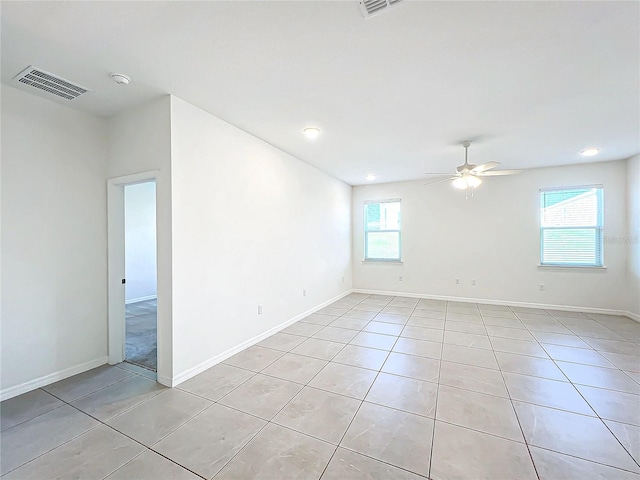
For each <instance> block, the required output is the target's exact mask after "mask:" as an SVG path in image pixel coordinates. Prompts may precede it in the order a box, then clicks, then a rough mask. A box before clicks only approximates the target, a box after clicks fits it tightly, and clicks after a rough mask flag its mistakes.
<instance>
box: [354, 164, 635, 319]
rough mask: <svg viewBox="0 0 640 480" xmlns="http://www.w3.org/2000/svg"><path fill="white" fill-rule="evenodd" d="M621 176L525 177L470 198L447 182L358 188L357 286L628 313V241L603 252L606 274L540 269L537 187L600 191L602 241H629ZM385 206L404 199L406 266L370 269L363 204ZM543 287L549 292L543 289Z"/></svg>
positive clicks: (496, 182) (590, 168)
mask: <svg viewBox="0 0 640 480" xmlns="http://www.w3.org/2000/svg"><path fill="white" fill-rule="evenodd" d="M625 174H626V163H625V162H623V161H619V162H607V163H595V164H588V165H586V164H585V165H579V166H569V167H557V168H544V169H534V170H526V171H524V172H523V173H521V174H520V175H516V176H512V177H495V178H489V179H486V180H485V183H484V184H483V185H482V186H481V187H480V188H479V189H477V191H476V194H475V197H474V198H469V199H468V200H465V194H464V192H463V191H459V190H455V189H454V188H453V187H452V186H451V185H450V183H449V182H445V183H441V184H436V185H430V186H425V185H424V183H425V181H424V180H420V181H414V182H400V183H390V184H380V185H367V186H361V187H354V189H353V266H354V268H353V272H354V273H353V274H354V280H353V282H354V288H356V289H366V290H383V291H391V292H403V293H418V294H429V295H437V296H451V297H463V298H476V299H486V300H494V301H511V302H525V303H539V304H547V305H549V304H551V305H563V306H573V307H592V308H604V309H620V310H625V309H626V308H625V307H626V305H627V288H626V285H627V280H628V279H627V273H626V272H627V267H626V257H627V252H626V249H627V247H626V245H625V244H623V243H620V244H607V245H605V251H604V262H605V265H606V266H607V269H606V270H594V269H576V268H573V269H550V268H539V267H538V264H539V261H540V240H539V239H540V231H539V228H540V223H539V222H540V212H539V210H540V207H539V189H540V188H542V187H555V186H575V185H589V184H603V185H604V189H605V200H604V202H605V227H604V228H605V236H607V237H624V236H625V234H626V230H627V227H626V223H627V220H626V215H625V212H626V201H627V199H626V179H625ZM387 198H401V199H402V252H403V263H402V264H401V265H398V264H382V263H367V264H365V263H363V262H362V259H363V232H362V229H363V224H362V221H363V213H362V208H363V207H362V205H363V202H364V201H365V200H376V199H387ZM399 276H403V281H402V282H400V281H398V277H399ZM456 278H459V279H460V281H461V284H460V285H456V284H455V279H456ZM471 280H476V283H477V284H476V286H472V285H471ZM539 284H544V285H545V291H539V289H538V285H539Z"/></svg>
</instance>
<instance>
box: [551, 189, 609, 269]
mask: <svg viewBox="0 0 640 480" xmlns="http://www.w3.org/2000/svg"><path fill="white" fill-rule="evenodd" d="M603 205H604V203H603V189H602V186H599V185H597V186H586V187H573V188H564V189H542V190H540V208H541V214H540V263H541V264H542V265H559V266H591V267H601V266H602V265H603V225H604V208H603Z"/></svg>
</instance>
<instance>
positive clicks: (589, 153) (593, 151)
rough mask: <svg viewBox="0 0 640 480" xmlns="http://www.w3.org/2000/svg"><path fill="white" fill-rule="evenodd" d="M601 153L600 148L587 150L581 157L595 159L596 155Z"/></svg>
mask: <svg viewBox="0 0 640 480" xmlns="http://www.w3.org/2000/svg"><path fill="white" fill-rule="evenodd" d="M599 151H600V149H598V148H586V149H584V150H582V151H581V152H580V155H582V156H583V157H593V156H594V155H597V154H598V152H599Z"/></svg>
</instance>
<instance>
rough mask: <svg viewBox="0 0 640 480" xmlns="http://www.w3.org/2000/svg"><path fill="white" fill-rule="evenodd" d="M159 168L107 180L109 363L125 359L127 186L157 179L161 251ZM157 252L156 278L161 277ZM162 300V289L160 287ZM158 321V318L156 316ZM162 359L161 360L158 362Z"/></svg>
mask: <svg viewBox="0 0 640 480" xmlns="http://www.w3.org/2000/svg"><path fill="white" fill-rule="evenodd" d="M159 175H160V171H159V170H151V171H148V172H141V173H135V174H132V175H124V176H121V177H114V178H110V179H109V180H107V236H108V252H107V255H108V347H107V349H108V355H109V364H110V365H115V364H116V363H120V362H122V361H123V360H124V359H125V342H126V338H125V337H126V329H125V319H126V313H125V285H124V284H123V283H122V279H123V278H126V276H125V223H124V212H125V201H124V187H126V186H128V185H136V184H139V183H147V182H155V184H156V195H155V197H156V198H155V208H156V251H158V177H159ZM158 272H159V271H158V256H157V254H156V282H157V277H158ZM156 292H157V295H158V300H160V298H159V297H160V294H161V293H160V289H156ZM159 303H160V302H159ZM156 321H157V320H156ZM156 342H157V348H158V349H157V353H156V357H157V359H159V358H160V355H161V348H162V347H161V344H160V342H158V341H157V333H156ZM158 363H159V362H158Z"/></svg>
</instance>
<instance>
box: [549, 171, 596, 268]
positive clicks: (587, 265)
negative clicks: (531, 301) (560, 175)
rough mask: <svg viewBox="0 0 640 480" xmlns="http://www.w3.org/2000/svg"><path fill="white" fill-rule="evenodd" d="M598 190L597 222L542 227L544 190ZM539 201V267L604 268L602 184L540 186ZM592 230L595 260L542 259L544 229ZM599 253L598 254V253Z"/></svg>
mask: <svg viewBox="0 0 640 480" xmlns="http://www.w3.org/2000/svg"><path fill="white" fill-rule="evenodd" d="M590 189H596V190H600V194H599V195H598V202H597V206H596V208H597V210H596V218H597V224H596V225H594V226H563V227H544V226H543V213H542V212H543V210H544V194H545V193H546V192H561V191H570V190H590ZM539 202H540V222H539V223H540V263H539V265H538V266H539V267H551V268H595V269H605V268H606V267H605V265H604V244H605V242H604V186H603V185H599V184H598V185H576V186H563V187H549V188H541V189H540V191H539ZM582 229H584V230H594V232H595V234H596V242H595V244H594V248H595V252H594V257H595V262H594V263H557V262H554V263H550V262H545V261H544V232H545V230H582ZM598 254H599V255H598Z"/></svg>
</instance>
